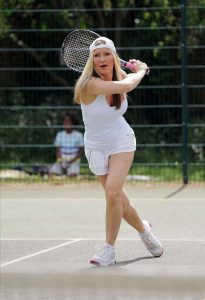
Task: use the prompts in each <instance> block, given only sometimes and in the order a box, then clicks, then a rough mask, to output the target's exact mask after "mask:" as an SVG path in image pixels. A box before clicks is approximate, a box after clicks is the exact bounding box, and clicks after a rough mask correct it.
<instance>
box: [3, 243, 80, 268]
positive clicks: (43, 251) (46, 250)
mask: <svg viewBox="0 0 205 300" xmlns="http://www.w3.org/2000/svg"><path fill="white" fill-rule="evenodd" d="M79 241H80V239H75V240H72V241H69V242H66V243H63V244H60V245H57V246H54V247H51V248H47V249H44V250H41V251H38V252H35V253H31V254H29V255H26V256H22V257H19V258H17V259H14V260H10V261H8V262H5V263H3V264H1V265H0V268H2V267H6V266H8V265H11V264H14V263H16V262H19V261H22V260H26V259H28V258H31V257H34V256H38V255H40V254H43V253H47V252H50V251H53V250H55V249H58V248H61V247H64V246H67V245H70V244H73V243H76V242H79Z"/></svg>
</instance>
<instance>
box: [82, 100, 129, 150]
mask: <svg viewBox="0 0 205 300" xmlns="http://www.w3.org/2000/svg"><path fill="white" fill-rule="evenodd" d="M127 107H128V103H127V99H125V100H124V101H122V103H121V107H120V108H119V109H116V107H115V106H113V107H111V106H110V105H109V104H108V103H107V101H106V98H105V96H104V95H99V96H97V98H96V99H95V100H94V101H93V102H92V103H90V104H81V110H82V117H83V122H84V124H85V134H84V142H85V148H86V149H103V148H104V149H106V148H108V147H112V144H113V143H115V140H116V139H117V140H118V139H121V136H122V135H125V134H134V132H133V130H132V128H131V127H130V126H129V124H128V123H127V122H126V120H125V118H124V117H123V114H124V113H125V112H126V110H127Z"/></svg>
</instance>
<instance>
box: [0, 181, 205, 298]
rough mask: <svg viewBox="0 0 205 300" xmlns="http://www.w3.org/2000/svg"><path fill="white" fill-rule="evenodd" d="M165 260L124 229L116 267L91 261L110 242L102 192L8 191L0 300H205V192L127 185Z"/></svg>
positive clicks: (93, 188)
mask: <svg viewBox="0 0 205 300" xmlns="http://www.w3.org/2000/svg"><path fill="white" fill-rule="evenodd" d="M127 192H128V195H129V196H130V199H131V202H132V203H133V205H134V206H135V207H136V209H137V210H138V212H139V213H140V215H141V217H142V218H143V219H148V220H149V221H150V222H151V223H152V225H153V230H154V232H155V233H156V235H157V236H158V237H159V238H160V240H161V241H162V242H163V245H164V249H165V253H164V255H163V256H162V257H160V258H153V257H152V256H150V254H149V253H148V252H147V250H146V249H145V247H144V245H143V244H142V243H141V241H140V240H139V237H138V234H137V232H136V231H135V230H134V229H132V228H131V227H130V226H128V225H127V224H126V223H124V222H123V223H122V226H121V231H120V234H119V237H118V241H117V243H116V257H117V264H116V265H115V266H112V267H106V268H99V267H95V266H92V265H90V264H89V258H90V257H91V256H92V255H93V254H94V253H95V252H96V250H98V249H99V248H100V246H101V244H102V243H103V240H104V213H105V206H104V195H103V190H102V189H101V188H100V187H99V186H98V184H95V183H93V184H79V185H77V184H73V185H65V186H64V185H61V186H52V185H50V186H49V185H39V186H28V187H27V186H23V185H16V186H15V185H13V186H12V185H5V186H4V185H2V187H1V299H2V300H13V299H20V300H31V299H32V300H33V299H45V300H48V299H49V300H51V299H52V300H53V299H60V300H61V299H112V300H114V299H117V300H118V299H120V300H121V299H140V300H141V299H149V300H151V299H160V300H161V299H173V300H176V299H193V300H195V299H196V300H197V299H198V300H204V299H205V217H204V215H205V214H204V212H205V185H203V184H190V185H188V186H186V187H183V186H181V185H180V184H168V185H165V184H163V185H159V186H157V185H153V186H152V185H151V184H150V185H149V184H144V185H137V184H136V185H134V184H133V185H132V184H128V185H127Z"/></svg>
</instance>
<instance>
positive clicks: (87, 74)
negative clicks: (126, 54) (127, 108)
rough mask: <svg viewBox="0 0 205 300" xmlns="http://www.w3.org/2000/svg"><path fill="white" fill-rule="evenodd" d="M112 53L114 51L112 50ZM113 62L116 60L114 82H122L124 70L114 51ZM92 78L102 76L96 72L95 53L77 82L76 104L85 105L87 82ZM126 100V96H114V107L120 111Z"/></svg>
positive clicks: (91, 55)
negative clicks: (123, 101) (122, 103)
mask: <svg viewBox="0 0 205 300" xmlns="http://www.w3.org/2000/svg"><path fill="white" fill-rule="evenodd" d="M111 51H112V50H111ZM112 54H113V60H114V70H113V78H112V79H113V80H116V81H119V80H122V69H121V66H120V60H119V57H118V55H117V54H116V53H115V52H113V51H112ZM91 77H99V78H100V75H99V74H98V73H97V72H96V71H95V69H94V65H93V53H91V54H90V56H89V58H88V60H87V63H86V65H85V68H84V70H83V72H82V74H81V76H80V77H79V79H78V80H77V82H76V85H75V89H74V102H75V103H78V104H80V103H84V102H85V99H86V94H87V89H86V85H87V82H88V81H89V79H90V78H91ZM123 99H124V94H113V106H116V109H119V108H120V106H121V102H122V100H123Z"/></svg>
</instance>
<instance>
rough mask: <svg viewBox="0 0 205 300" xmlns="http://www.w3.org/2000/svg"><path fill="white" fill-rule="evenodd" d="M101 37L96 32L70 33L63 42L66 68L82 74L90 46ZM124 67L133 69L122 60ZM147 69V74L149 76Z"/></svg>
mask: <svg viewBox="0 0 205 300" xmlns="http://www.w3.org/2000/svg"><path fill="white" fill-rule="evenodd" d="M98 37H100V35H99V34H97V33H96V32H93V31H90V30H86V29H79V30H74V31H72V32H71V33H69V34H68V35H67V36H66V38H65V39H64V41H63V44H62V47H61V54H62V57H63V60H64V62H65V64H66V66H67V67H68V68H69V69H71V70H73V71H77V72H80V73H82V72H83V69H84V67H85V64H86V62H87V60H88V57H89V53H90V52H89V46H90V45H91V44H92V42H93V41H94V40H96V39H97V38H98ZM120 64H121V66H122V67H125V68H128V69H132V64H131V63H129V62H127V61H125V60H123V59H120ZM149 71H150V70H149V69H147V72H146V74H147V75H148V74H149Z"/></svg>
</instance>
